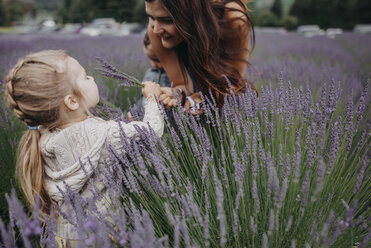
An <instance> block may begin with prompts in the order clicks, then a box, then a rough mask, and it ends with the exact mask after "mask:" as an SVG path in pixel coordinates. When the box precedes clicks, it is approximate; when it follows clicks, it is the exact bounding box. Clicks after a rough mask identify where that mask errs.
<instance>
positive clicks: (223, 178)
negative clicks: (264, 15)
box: [0, 33, 371, 247]
mask: <svg viewBox="0 0 371 248" xmlns="http://www.w3.org/2000/svg"><path fill="white" fill-rule="evenodd" d="M142 38H143V37H142V36H140V35H131V36H126V37H120V38H118V37H96V38H90V37H83V36H60V35H53V36H41V35H27V36H21V35H0V76H1V79H3V78H4V77H5V74H6V71H7V70H8V69H10V68H11V66H12V65H14V64H15V62H16V61H17V59H18V58H19V57H21V56H24V55H25V54H27V53H29V52H33V51H38V50H42V49H63V50H66V51H67V53H68V54H69V55H71V56H73V57H75V58H76V59H77V60H79V61H80V63H81V64H82V65H83V66H84V67H85V68H86V69H87V72H88V73H90V74H91V75H92V76H94V77H95V79H96V82H97V83H98V84H99V88H100V93H101V98H102V104H101V107H100V108H98V109H97V110H96V113H97V114H98V115H101V113H102V112H104V113H105V115H104V117H107V114H108V116H109V117H110V118H114V119H120V120H124V121H126V120H125V118H124V116H125V115H121V111H122V113H126V111H127V110H128V109H129V108H130V106H131V103H132V102H133V101H135V99H136V98H137V97H138V96H139V94H140V91H139V90H138V89H135V88H130V89H124V88H122V87H118V86H117V85H118V82H115V81H113V80H111V79H107V78H104V77H102V76H101V75H99V73H98V72H96V71H94V68H96V67H98V66H99V63H98V62H97V60H96V59H95V58H96V57H101V58H104V59H105V60H108V61H109V62H110V63H112V64H113V65H115V66H116V67H117V68H119V69H120V70H122V71H124V72H126V73H128V74H130V75H133V76H135V77H137V78H139V79H140V78H141V77H142V76H143V74H144V72H145V70H146V69H147V68H148V66H149V62H148V61H147V59H146V57H145V55H144V54H143V52H142ZM369 44H371V35H360V34H355V33H344V34H342V35H339V36H337V37H335V38H334V39H330V38H328V37H325V36H320V37H313V38H310V39H308V38H304V37H302V36H300V35H298V34H296V33H288V34H285V35H279V34H267V33H257V35H256V46H255V50H254V51H253V53H252V55H251V56H250V63H251V66H250V68H249V70H248V75H247V77H248V78H249V79H250V80H251V81H252V82H254V84H255V85H256V86H257V88H258V91H259V97H256V96H255V95H253V94H251V93H250V92H247V93H246V94H244V95H242V96H239V97H240V99H239V100H236V97H235V96H230V97H228V99H227V101H226V104H225V106H224V107H223V109H222V110H220V111H219V110H218V109H216V107H215V104H214V102H213V99H204V104H205V106H206V107H205V115H204V116H196V117H193V116H189V115H187V114H185V113H183V112H182V111H179V110H176V109H173V110H172V111H171V112H172V113H168V115H167V116H168V118H167V120H166V132H165V135H164V137H162V138H161V139H159V138H156V137H155V136H154V135H153V133H151V132H149V133H147V132H143V135H141V138H140V139H139V140H138V141H137V140H135V141H132V142H131V143H127V142H126V141H125V139H123V144H124V147H125V151H126V153H125V154H123V155H122V156H112V159H111V161H109V162H108V163H109V164H110V165H112V164H113V165H116V166H113V168H112V173H110V174H105V175H102V180H104V182H105V183H106V185H107V188H108V191H109V192H111V193H112V200H113V206H112V212H111V213H110V216H109V218H108V219H109V220H108V219H105V218H102V216H98V215H97V214H96V213H97V211H96V209H95V208H94V206H92V205H91V204H88V203H86V202H82V199H81V198H80V197H79V195H78V194H76V192H67V193H66V199H69V201H70V202H71V206H73V208H72V209H73V210H74V211H75V212H76V213H77V214H76V217H75V218H73V217H71V216H75V215H74V214H71V215H70V217H69V216H66V218H67V219H69V220H70V221H71V222H72V223H75V225H76V227H77V228H78V230H79V233H81V246H82V247H85V246H88V247H368V245H369V241H370V238H371V228H370V224H371V223H370V220H371V210H370V207H369V206H370V205H371V199H370V193H369V192H370V187H371V178H370V172H371V168H370V164H371V163H370V155H371V144H370V141H371V137H370V128H371V111H370V99H371V98H370V93H369V87H370V86H371V85H370V84H371V83H370V81H369V79H370V78H371V46H370V45H369ZM1 84H3V81H1ZM106 101H107V102H109V103H111V104H113V105H114V106H116V107H118V109H112V105H110V106H111V107H108V106H107V105H106V104H104V103H105V102H106ZM102 110H103V111H102ZM137 118H140V117H137ZM0 125H1V129H0V141H1V142H0V169H1V170H0V171H1V178H2V180H1V181H0V193H1V196H0V197H1V198H0V210H1V219H2V220H3V221H0V235H1V236H0V246H2V245H4V246H5V247H15V246H25V247H34V246H46V247H56V244H55V241H54V231H55V228H56V227H55V221H54V220H53V219H50V220H49V221H47V223H46V226H45V228H44V229H41V228H39V226H40V222H39V220H38V218H37V217H36V216H37V215H38V212H37V209H36V210H35V211H34V213H29V214H28V216H27V212H25V210H26V209H25V208H24V207H23V206H22V197H21V195H20V194H17V193H16V192H17V191H12V188H13V186H15V182H14V178H13V177H14V176H13V175H14V164H15V153H16V144H17V141H18V139H19V138H20V136H21V134H22V131H24V129H25V127H24V125H23V124H22V123H19V122H18V121H16V120H15V118H14V117H13V116H12V115H11V114H10V113H9V111H7V109H6V105H5V103H4V99H3V95H1V96H0ZM107 166H108V165H107ZM92 191H93V192H94V189H92ZM117 193H118V195H119V196H120V197H119V198H117ZM5 194H7V196H5ZM95 197H99V196H95ZM83 206H84V207H83ZM9 210H10V211H9ZM59 214H61V215H65V214H66V213H59ZM67 215H68V214H67Z"/></svg>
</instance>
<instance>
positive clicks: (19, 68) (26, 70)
mask: <svg viewBox="0 0 371 248" xmlns="http://www.w3.org/2000/svg"><path fill="white" fill-rule="evenodd" d="M67 58H68V56H67V54H66V53H65V52H64V51H54V50H47V51H41V52H37V53H33V54H30V55H28V56H26V57H25V58H23V59H21V60H20V61H18V63H17V64H16V65H15V66H14V67H13V69H11V70H10V72H9V74H8V75H7V77H6V80H5V82H6V91H5V94H6V98H7V101H8V105H9V108H10V109H11V110H12V111H13V112H14V113H15V115H16V116H17V117H18V118H19V119H20V120H21V121H23V122H25V124H26V125H27V126H43V128H46V129H48V130H51V131H52V130H54V129H55V128H57V127H59V126H62V125H63V124H65V123H66V122H67V120H68V118H66V116H67V114H68V111H69V110H68V109H67V108H66V107H65V106H64V103H63V101H64V97H65V96H66V95H68V94H74V95H76V96H81V92H80V91H79V89H78V88H77V86H76V84H75V82H71V79H70V78H69V75H68V73H67V69H68V68H67ZM40 138H41V133H40V131H39V130H27V131H26V133H25V134H24V135H23V137H22V139H21V141H20V144H19V147H18V159H17V165H16V178H17V181H18V183H19V185H20V187H21V189H22V191H23V193H24V195H25V197H26V200H27V202H28V204H29V206H30V208H31V209H34V207H35V201H36V197H38V196H39V199H40V210H41V212H43V213H45V214H49V213H50V210H51V207H52V206H53V201H52V199H51V197H50V195H49V194H48V191H47V189H46V187H45V181H44V176H45V175H44V167H43V161H42V156H41V150H40Z"/></svg>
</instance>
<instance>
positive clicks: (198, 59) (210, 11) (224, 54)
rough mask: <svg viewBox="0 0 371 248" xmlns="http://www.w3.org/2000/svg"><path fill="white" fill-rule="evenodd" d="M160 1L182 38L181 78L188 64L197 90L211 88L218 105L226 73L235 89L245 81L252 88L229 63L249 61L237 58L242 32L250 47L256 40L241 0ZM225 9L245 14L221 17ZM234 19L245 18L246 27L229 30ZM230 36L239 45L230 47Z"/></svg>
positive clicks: (179, 50) (206, 91) (224, 91)
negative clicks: (241, 16)
mask: <svg viewBox="0 0 371 248" xmlns="http://www.w3.org/2000/svg"><path fill="white" fill-rule="evenodd" d="M147 1H151V0H147ZM161 2H162V4H163V6H164V7H165V8H166V9H167V10H168V12H169V15H170V16H171V17H172V19H173V21H174V24H175V25H176V27H177V29H178V31H179V33H180V35H182V37H183V38H184V42H183V43H181V44H180V45H178V46H177V47H176V52H177V54H178V58H180V62H181V63H182V64H183V68H182V70H183V74H184V78H187V77H186V76H185V75H186V73H187V71H186V68H188V70H190V72H191V74H192V77H193V78H194V79H195V81H196V83H197V86H198V88H199V89H200V91H201V92H202V93H203V94H205V95H209V88H210V89H211V90H212V92H213V93H214V97H216V99H217V103H218V105H219V106H222V105H223V99H224V95H226V94H227V93H228V92H229V89H228V82H227V80H226V78H225V77H227V78H228V80H229V81H230V83H231V85H232V88H233V90H234V91H235V93H237V92H240V91H244V90H245V88H246V84H247V85H248V86H249V87H250V88H252V89H253V90H255V88H254V86H253V85H252V84H251V83H250V82H248V81H247V80H246V79H245V78H244V75H241V74H240V72H239V71H238V70H237V69H236V68H235V66H234V65H233V64H232V63H231V61H243V62H245V63H246V65H248V61H244V60H243V59H240V58H239V57H240V53H241V52H246V51H244V50H245V48H243V46H242V44H241V42H242V41H241V38H242V36H243V35H248V36H249V41H250V42H249V43H250V47H252V48H253V47H254V43H255V34H254V29H253V24H252V22H251V19H250V17H249V15H248V11H247V8H246V6H245V4H244V3H243V2H242V1H240V0H223V1H212V0H161ZM230 2H235V3H237V4H239V5H240V6H241V7H242V9H243V10H245V11H242V10H239V9H231V8H227V7H226V4H227V3H230ZM226 11H238V12H240V13H242V14H243V16H245V17H246V18H235V19H231V20H224V19H223V16H224V13H225V12H226ZM237 19H239V20H242V21H243V22H245V25H246V27H244V28H240V30H236V29H234V30H231V28H230V25H229V24H230V23H231V22H233V21H235V20H237ZM247 32H248V33H247ZM231 40H234V41H237V42H240V44H241V46H239V47H236V48H234V49H229V48H228V47H227V42H228V41H231ZM237 44H238V43H237ZM249 52H251V51H249Z"/></svg>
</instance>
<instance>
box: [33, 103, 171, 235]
mask: <svg viewBox="0 0 371 248" xmlns="http://www.w3.org/2000/svg"><path fill="white" fill-rule="evenodd" d="M144 109H145V115H144V119H143V121H142V122H137V121H135V122H130V123H128V124H126V123H123V122H121V123H118V122H115V121H104V120H102V119H99V118H88V119H86V120H84V121H82V122H79V123H76V124H74V125H72V126H69V127H67V128H65V129H63V130H58V131H54V132H49V131H47V130H41V132H42V136H41V141H40V144H41V153H42V156H43V159H44V168H45V174H46V187H47V190H48V192H49V194H50V196H51V198H52V199H53V200H54V201H55V202H56V204H57V205H58V206H59V207H60V208H61V210H62V211H66V212H69V210H68V209H67V206H66V204H65V202H64V197H63V194H62V193H61V192H60V190H59V189H61V190H62V191H65V190H66V186H65V184H66V185H68V187H69V188H70V189H71V190H72V191H74V192H78V193H79V194H80V195H81V196H82V197H83V198H84V199H88V198H89V197H92V192H91V191H90V190H89V189H88V187H86V185H87V183H88V181H90V182H93V183H94V186H95V187H96V188H97V189H98V190H99V192H100V193H101V194H103V197H102V199H101V200H100V202H96V205H97V207H98V210H99V211H100V212H101V213H103V214H104V213H105V211H107V210H106V205H107V204H105V202H104V199H105V198H106V197H104V195H105V194H106V196H108V194H107V192H106V190H105V189H106V188H105V185H104V183H103V181H102V180H99V177H100V176H101V175H97V174H96V173H94V171H96V169H98V170H104V169H106V168H105V167H106V165H105V163H104V160H105V159H106V160H107V159H108V154H109V152H108V147H112V148H113V149H115V150H117V151H118V152H119V153H121V152H122V151H121V150H122V145H121V134H120V132H121V131H120V129H121V128H120V126H121V127H122V130H123V131H124V132H125V135H126V136H127V137H128V138H131V137H135V136H136V135H137V134H138V133H137V131H136V128H135V126H139V127H140V128H148V124H149V125H150V126H151V128H152V129H153V130H154V132H155V133H156V134H157V135H158V136H160V137H161V136H162V134H163V130H164V119H163V115H162V113H161V110H160V109H159V108H158V105H157V103H156V102H146V103H145V108H144ZM88 160H90V162H88ZM81 163H82V164H83V165H84V169H83V168H82V166H81ZM58 188H59V189H58ZM108 198H109V197H108ZM72 218H73V219H75V217H73V216H72ZM57 223H58V227H57V236H60V237H63V238H68V239H78V238H79V236H78V233H77V232H76V229H75V228H74V226H73V225H71V224H70V223H69V222H68V221H67V220H65V219H63V218H62V217H61V216H59V217H58V219H57Z"/></svg>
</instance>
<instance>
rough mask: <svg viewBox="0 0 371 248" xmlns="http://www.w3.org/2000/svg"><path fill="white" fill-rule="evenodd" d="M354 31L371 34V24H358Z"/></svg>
mask: <svg viewBox="0 0 371 248" xmlns="http://www.w3.org/2000/svg"><path fill="white" fill-rule="evenodd" d="M353 30H354V32H356V33H361V34H367V33H371V24H357V25H356V26H355V27H354V29H353Z"/></svg>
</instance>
